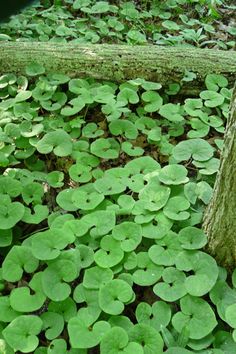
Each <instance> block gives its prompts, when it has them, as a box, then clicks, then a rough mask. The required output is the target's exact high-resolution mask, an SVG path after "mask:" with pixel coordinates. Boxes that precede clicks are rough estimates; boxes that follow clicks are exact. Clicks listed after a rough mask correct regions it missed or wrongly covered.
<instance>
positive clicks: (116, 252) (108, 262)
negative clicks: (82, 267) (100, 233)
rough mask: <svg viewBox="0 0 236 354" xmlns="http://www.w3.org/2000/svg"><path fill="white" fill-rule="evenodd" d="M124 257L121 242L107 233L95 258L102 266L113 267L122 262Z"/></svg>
mask: <svg viewBox="0 0 236 354" xmlns="http://www.w3.org/2000/svg"><path fill="white" fill-rule="evenodd" d="M123 257H124V251H123V250H122V249H121V247H120V242H119V241H117V240H115V239H113V238H112V237H110V236H109V235H106V236H104V237H103V238H102V240H101V242H100V249H99V250H97V252H96V253H95V255H94V260H95V262H96V263H97V265H98V266H99V267H101V268H111V267H114V266H115V265H116V264H118V263H120V262H121V261H122V259H123Z"/></svg>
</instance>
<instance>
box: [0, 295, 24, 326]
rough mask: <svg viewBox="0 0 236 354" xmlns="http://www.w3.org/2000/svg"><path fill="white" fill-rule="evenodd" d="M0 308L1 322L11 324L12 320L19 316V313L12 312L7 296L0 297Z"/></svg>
mask: <svg viewBox="0 0 236 354" xmlns="http://www.w3.org/2000/svg"><path fill="white" fill-rule="evenodd" d="M0 306H1V312H0V321H1V322H11V321H12V320H14V319H15V318H16V317H18V316H19V315H20V313H19V312H17V311H15V310H13V308H12V307H11V305H10V299H9V296H0Z"/></svg>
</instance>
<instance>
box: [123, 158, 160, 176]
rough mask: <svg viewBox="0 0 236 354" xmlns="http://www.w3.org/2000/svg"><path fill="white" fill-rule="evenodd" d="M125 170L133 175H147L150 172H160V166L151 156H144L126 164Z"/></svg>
mask: <svg viewBox="0 0 236 354" xmlns="http://www.w3.org/2000/svg"><path fill="white" fill-rule="evenodd" d="M125 169H127V170H128V171H129V172H130V173H131V174H133V175H135V174H138V173H143V174H147V173H149V172H153V171H155V170H159V169H160V164H159V163H158V162H157V161H156V160H154V159H153V158H152V157H151V156H142V157H137V158H136V159H133V160H131V161H129V162H128V163H127V164H126V166H125Z"/></svg>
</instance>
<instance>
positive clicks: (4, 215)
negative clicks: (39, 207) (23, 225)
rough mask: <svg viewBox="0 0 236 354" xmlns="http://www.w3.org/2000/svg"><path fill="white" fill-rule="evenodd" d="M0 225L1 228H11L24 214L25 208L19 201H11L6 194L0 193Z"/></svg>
mask: <svg viewBox="0 0 236 354" xmlns="http://www.w3.org/2000/svg"><path fill="white" fill-rule="evenodd" d="M0 197H1V205H0V225H1V229H2V230H7V229H11V228H12V227H13V226H15V225H16V224H17V223H18V221H20V220H21V219H22V217H23V215H24V212H25V208H24V206H23V204H21V203H19V202H11V199H10V197H9V196H8V195H3V194H0Z"/></svg>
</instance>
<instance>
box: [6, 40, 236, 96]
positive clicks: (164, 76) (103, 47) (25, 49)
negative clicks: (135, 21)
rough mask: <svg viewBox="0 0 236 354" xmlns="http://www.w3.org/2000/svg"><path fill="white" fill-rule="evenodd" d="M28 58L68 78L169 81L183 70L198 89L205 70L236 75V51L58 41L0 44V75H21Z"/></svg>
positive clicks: (188, 87) (189, 85)
mask: <svg viewBox="0 0 236 354" xmlns="http://www.w3.org/2000/svg"><path fill="white" fill-rule="evenodd" d="M31 62H38V63H40V64H42V65H44V67H45V69H46V72H61V73H65V74H68V75H70V76H71V77H75V76H77V77H92V78H95V79H99V80H104V79H105V80H112V81H117V82H122V81H124V80H130V79H134V78H137V77H140V78H144V79H146V80H150V81H155V82H160V83H161V84H163V85H167V84H169V83H172V82H179V81H180V80H181V79H182V78H183V76H184V73H185V70H188V71H191V72H194V73H196V75H197V78H196V79H195V80H194V81H193V82H191V83H189V82H187V83H186V84H185V89H186V90H187V91H194V90H199V88H202V82H203V80H204V78H205V76H206V75H207V74H209V73H218V74H219V73H221V74H223V75H225V76H226V77H227V78H228V79H229V81H230V82H234V80H235V77H236V52H234V51H223V50H215V49H198V48H192V47H163V46H162V47H161V46H154V45H147V46H131V45H113V44H110V45H109V44H88V45H77V44H70V43H67V44H61V43H53V42H46V43H45V42H21V41H19V42H0V73H1V74H4V73H7V72H11V73H19V74H24V73H25V66H26V65H27V64H29V63H31Z"/></svg>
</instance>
